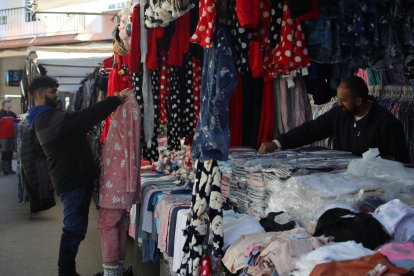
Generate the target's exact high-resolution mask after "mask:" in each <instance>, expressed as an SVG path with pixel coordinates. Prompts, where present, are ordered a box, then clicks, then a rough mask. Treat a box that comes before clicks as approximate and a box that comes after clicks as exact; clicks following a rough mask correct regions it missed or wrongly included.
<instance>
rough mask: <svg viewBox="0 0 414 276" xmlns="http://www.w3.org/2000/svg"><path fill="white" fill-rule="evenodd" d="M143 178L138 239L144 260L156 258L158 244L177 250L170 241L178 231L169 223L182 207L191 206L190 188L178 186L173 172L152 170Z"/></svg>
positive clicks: (154, 259)
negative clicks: (169, 173) (168, 173)
mask: <svg viewBox="0 0 414 276" xmlns="http://www.w3.org/2000/svg"><path fill="white" fill-rule="evenodd" d="M141 179H142V180H141V183H142V185H141V191H142V199H143V200H142V205H141V208H140V215H139V222H138V231H137V233H138V239H139V241H140V243H141V245H142V257H143V262H156V261H158V258H159V250H158V249H157V247H160V248H161V249H162V250H164V251H165V252H166V253H167V254H168V253H171V252H173V250H174V243H173V242H171V241H173V240H174V236H175V233H172V232H170V227H169V225H170V224H173V223H174V221H175V220H176V217H177V212H178V211H179V210H180V209H183V208H188V207H189V206H190V204H191V195H190V194H191V189H190V188H189V187H183V186H180V187H178V186H176V185H175V181H176V176H174V175H163V174H159V173H152V174H146V175H143V176H142V177H141ZM135 224H136V223H135ZM130 230H131V229H130ZM131 232H132V231H130V233H131ZM171 254H172V253H171Z"/></svg>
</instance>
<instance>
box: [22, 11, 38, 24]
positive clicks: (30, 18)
mask: <svg viewBox="0 0 414 276" xmlns="http://www.w3.org/2000/svg"><path fill="white" fill-rule="evenodd" d="M25 21H26V22H32V21H36V15H34V14H33V12H32V11H26V14H25Z"/></svg>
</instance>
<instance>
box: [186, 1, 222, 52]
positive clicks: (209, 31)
mask: <svg viewBox="0 0 414 276" xmlns="http://www.w3.org/2000/svg"><path fill="white" fill-rule="evenodd" d="M199 15H200V17H199V20H198V25H197V28H196V31H195V33H194V34H193V35H192V36H191V39H190V42H193V43H198V44H199V45H200V46H202V47H205V48H211V47H213V36H214V28H215V27H216V4H215V1H214V0H202V1H200V7H199Z"/></svg>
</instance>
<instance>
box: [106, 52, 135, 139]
mask: <svg viewBox="0 0 414 276" xmlns="http://www.w3.org/2000/svg"><path fill="white" fill-rule="evenodd" d="M115 60H116V62H114V64H113V68H112V70H111V72H110V73H109V77H108V93H107V96H108V97H110V96H113V95H115V93H117V92H121V91H122V90H124V89H126V88H132V81H131V78H130V76H129V74H128V72H127V71H126V70H125V69H123V68H122V64H123V60H124V57H122V56H120V55H118V54H115ZM124 68H125V67H124ZM110 126H111V117H110V116H109V117H107V118H106V119H105V125H104V129H103V131H102V136H101V144H105V140H106V136H107V135H108V131H109V127H110Z"/></svg>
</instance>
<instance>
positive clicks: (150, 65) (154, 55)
mask: <svg viewBox="0 0 414 276" xmlns="http://www.w3.org/2000/svg"><path fill="white" fill-rule="evenodd" d="M163 36H164V28H162V27H156V28H152V29H149V30H148V53H147V58H146V61H145V62H146V67H147V69H148V70H157V69H158V50H157V41H158V40H159V39H161V38H162V37H163Z"/></svg>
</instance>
